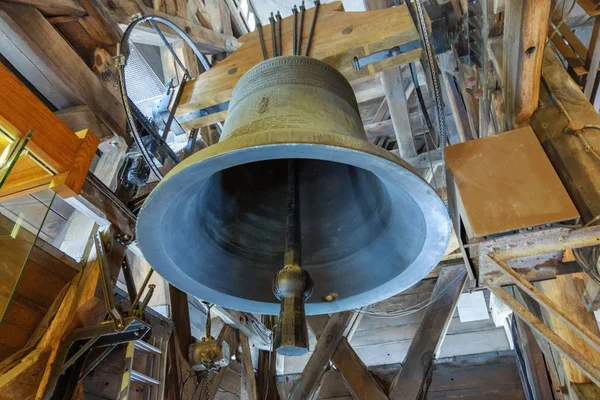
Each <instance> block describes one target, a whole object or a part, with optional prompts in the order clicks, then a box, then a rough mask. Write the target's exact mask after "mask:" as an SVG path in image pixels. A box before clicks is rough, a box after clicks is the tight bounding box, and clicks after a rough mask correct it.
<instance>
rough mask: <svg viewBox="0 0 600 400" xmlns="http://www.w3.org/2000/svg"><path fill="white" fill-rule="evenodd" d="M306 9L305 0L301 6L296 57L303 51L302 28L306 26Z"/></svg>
mask: <svg viewBox="0 0 600 400" xmlns="http://www.w3.org/2000/svg"><path fill="white" fill-rule="evenodd" d="M305 10H306V8H305V7H304V0H302V4H301V5H300V26H299V27H298V37H297V38H296V40H297V43H296V55H298V56H299V55H300V52H301V51H302V27H303V25H304V11H305Z"/></svg>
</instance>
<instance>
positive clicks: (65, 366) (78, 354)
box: [59, 336, 100, 375]
mask: <svg viewBox="0 0 600 400" xmlns="http://www.w3.org/2000/svg"><path fill="white" fill-rule="evenodd" d="M98 339H100V336H96V337H93V338H91V339H89V340H88V341H87V342H85V344H84V345H83V346H81V348H80V349H79V350H77V352H76V353H75V354H73V355H72V356H71V358H69V359H68V360H67V362H65V363H64V364H63V366H62V367H60V373H59V375H62V374H63V373H64V372H65V371H66V370H67V369H69V367H70V366H71V365H73V364H74V363H75V361H77V360H78V359H79V357H81V356H83V355H84V354H85V353H86V352H88V351H89V350H90V348H91V347H92V346H93V345H94V343H96V342H97V341H98Z"/></svg>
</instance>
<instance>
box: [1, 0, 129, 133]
mask: <svg viewBox="0 0 600 400" xmlns="http://www.w3.org/2000/svg"><path fill="white" fill-rule="evenodd" d="M0 20H2V21H3V23H4V26H7V27H10V29H6V30H4V32H5V34H6V35H9V36H10V37H15V36H16V38H15V40H20V41H24V42H25V43H26V44H27V46H28V48H26V49H23V51H24V52H33V53H34V54H35V55H36V56H37V57H38V58H39V59H40V60H41V61H42V62H43V65H38V66H37V67H38V68H40V72H41V73H42V74H44V75H46V74H47V76H49V79H50V80H51V81H53V82H54V83H55V84H56V86H57V87H59V88H60V90H61V91H63V92H64V93H65V94H66V95H67V96H68V98H70V99H71V100H72V101H73V102H74V104H77V105H82V104H87V105H88V106H89V107H90V109H91V110H92V111H93V112H94V113H95V114H96V115H97V116H98V117H99V118H100V119H101V120H102V121H103V122H104V123H105V124H106V125H107V126H108V127H110V129H111V130H112V131H113V132H115V133H116V134H117V135H119V136H123V137H124V138H127V139H128V135H127V133H126V131H125V111H124V109H123V106H122V104H121V101H120V100H118V99H117V98H115V97H114V96H113V95H112V94H111V93H110V92H109V91H108V89H106V87H105V86H104V85H103V84H102V82H101V81H100V79H98V77H96V75H95V74H94V73H93V72H92V71H91V70H90V69H89V68H88V66H87V65H86V64H85V62H84V61H83V60H82V59H81V58H80V57H79V55H78V54H77V53H76V52H75V51H74V50H73V49H72V48H71V46H70V45H69V44H68V43H67V42H66V41H65V40H63V38H62V37H61V35H60V34H59V33H58V32H57V31H56V29H54V27H53V26H52V24H50V23H49V22H48V21H47V20H46V19H45V18H44V16H43V15H42V14H41V13H40V12H39V11H38V10H37V9H35V8H33V7H29V6H23V5H18V4H10V3H2V4H0ZM23 27H30V28H29V29H26V30H25V29H23ZM127 139H126V140H127Z"/></svg>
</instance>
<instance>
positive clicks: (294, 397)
mask: <svg viewBox="0 0 600 400" xmlns="http://www.w3.org/2000/svg"><path fill="white" fill-rule="evenodd" d="M351 318H352V312H351V311H345V312H342V313H338V314H334V315H333V316H332V317H331V318H330V319H329V321H328V323H327V326H326V327H325V329H324V330H323V333H322V334H321V338H320V339H319V340H318V341H317V345H316V346H315V350H314V352H313V354H312V356H311V357H310V359H309V360H308V363H307V364H306V367H304V371H302V375H301V376H300V379H299V380H298V381H297V382H296V383H295V384H294V387H293V388H292V390H291V392H290V395H289V400H305V399H309V398H311V396H312V395H313V394H314V393H315V391H316V390H318V388H319V385H320V383H321V380H322V378H323V374H324V373H325V371H326V370H327V366H328V365H329V360H331V357H332V356H333V354H334V353H335V350H336V349H337V347H338V345H339V343H340V342H341V340H342V337H343V336H342V335H343V334H344V330H345V329H346V325H347V324H348V322H349V321H350V319H351Z"/></svg>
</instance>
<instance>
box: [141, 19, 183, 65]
mask: <svg viewBox="0 0 600 400" xmlns="http://www.w3.org/2000/svg"><path fill="white" fill-rule="evenodd" d="M149 22H150V25H152V27H153V28H154V30H155V31H156V33H158V36H160V38H161V39H162V41H163V43H164V44H165V46H167V49H168V50H169V52H170V53H171V55H172V56H173V58H174V59H175V62H176V63H177V65H179V68H181V70H182V71H183V72H184V73H185V75H188V76H189V75H190V72H189V71H188V70H187V68H186V67H185V65H183V63H182V62H181V60H180V59H179V57H177V54H175V50H173V47H172V46H171V43H169V41H168V40H167V38H166V37H165V35H164V34H163V33H162V31H161V30H160V28H159V27H158V25H156V22H154V21H153V20H149Z"/></svg>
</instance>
